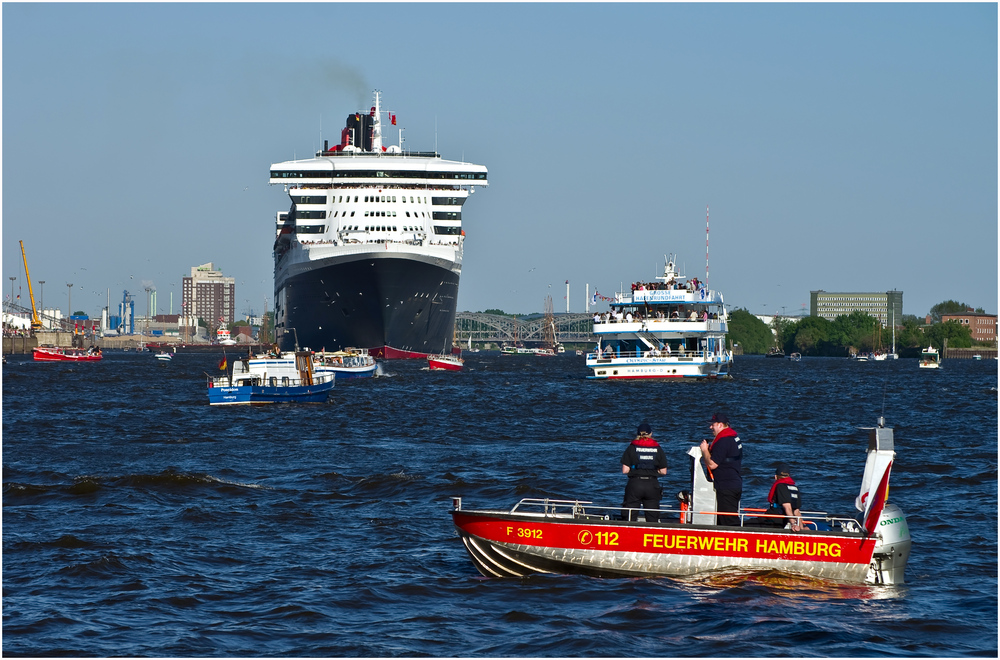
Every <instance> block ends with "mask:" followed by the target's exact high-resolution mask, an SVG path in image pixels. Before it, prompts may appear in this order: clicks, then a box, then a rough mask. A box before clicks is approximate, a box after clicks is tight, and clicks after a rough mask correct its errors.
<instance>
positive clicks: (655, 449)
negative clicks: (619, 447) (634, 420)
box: [622, 422, 667, 522]
mask: <svg viewBox="0 0 1000 660" xmlns="http://www.w3.org/2000/svg"><path fill="white" fill-rule="evenodd" d="M622 474H627V475H628V484H626V485H625V500H624V501H623V502H622V506H623V507H625V508H626V509H638V508H639V506H640V505H642V508H643V509H645V513H646V522H659V521H660V514H659V512H658V511H656V510H655V509H659V508H660V497H661V496H662V495H663V489H662V488H661V487H660V482H659V481H657V477H659V476H662V475H665V474H667V455H666V454H664V453H663V449H661V448H660V445H659V443H657V442H656V440H653V429H652V427H650V426H649V424H647V423H646V422H643V423H642V424H640V425H639V429H638V430H637V431H636V437H635V440H633V441H632V442H631V443H630V444H629V446H628V448H627V449H626V450H625V453H624V454H622ZM638 517H639V512H638V511H622V518H625V519H627V520H636V519H637V518H638Z"/></svg>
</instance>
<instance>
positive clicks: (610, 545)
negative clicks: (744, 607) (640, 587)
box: [452, 511, 876, 582]
mask: <svg viewBox="0 0 1000 660" xmlns="http://www.w3.org/2000/svg"><path fill="white" fill-rule="evenodd" d="M452 516H453V519H454V522H455V526H456V528H457V530H458V534H459V536H460V537H461V539H462V542H463V544H464V545H465V548H466V550H467V551H468V553H469V556H470V557H471V558H472V561H473V563H474V564H475V566H476V568H477V569H478V570H479V572H480V573H482V574H483V575H484V576H487V577H524V576H526V575H531V574H533V573H560V574H568V573H576V574H585V575H592V576H596V577H615V576H618V577H626V576H683V575H693V574H696V573H703V572H707V571H715V570H722V569H745V570H768V569H770V570H781V571H786V572H792V573H799V574H803V575H809V576H812V577H820V578H829V579H835V580H840V581H845V582H865V581H867V576H868V573H869V568H870V565H871V563H872V556H873V553H874V551H875V547H876V539H875V538H874V537H873V536H867V537H865V536H864V535H863V534H862V533H860V532H859V533H849V532H818V531H807V532H798V533H792V532H790V531H788V530H784V529H768V528H754V529H751V528H738V527H721V526H709V525H687V524H684V525H682V524H670V523H628V522H621V521H610V520H602V519H593V520H585V521H581V520H576V519H567V520H553V519H552V518H541V517H526V516H511V515H509V514H506V513H501V512H493V513H491V512H485V511H475V512H474V511H452Z"/></svg>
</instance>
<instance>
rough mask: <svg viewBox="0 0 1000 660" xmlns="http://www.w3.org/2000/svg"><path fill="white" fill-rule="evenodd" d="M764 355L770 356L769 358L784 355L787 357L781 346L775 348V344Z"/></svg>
mask: <svg viewBox="0 0 1000 660" xmlns="http://www.w3.org/2000/svg"><path fill="white" fill-rule="evenodd" d="M764 357H769V358H783V357H785V352H784V351H783V350H781V349H780V348H775V347H774V346H772V347H771V348H770V349H769V350H768V351H767V355H765V356H764Z"/></svg>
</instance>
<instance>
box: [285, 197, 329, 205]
mask: <svg viewBox="0 0 1000 660" xmlns="http://www.w3.org/2000/svg"><path fill="white" fill-rule="evenodd" d="M291 197H292V201H293V202H295V203H296V204H326V196H317V195H292V196H291Z"/></svg>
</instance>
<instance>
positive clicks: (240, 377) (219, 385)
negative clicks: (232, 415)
mask: <svg viewBox="0 0 1000 660" xmlns="http://www.w3.org/2000/svg"><path fill="white" fill-rule="evenodd" d="M335 378H336V376H335V375H334V374H332V373H324V374H319V373H316V372H315V371H314V370H313V357H312V353H310V352H308V351H299V352H295V353H281V354H272V355H263V356H258V357H255V358H252V357H249V356H248V357H244V358H241V359H237V360H236V361H235V362H234V363H233V371H232V373H231V374H229V375H228V376H222V377H220V378H209V380H208V403H209V405H212V406H228V405H236V404H265V403H323V402H325V401H326V400H327V398H328V397H329V396H330V390H332V389H333V385H334V380H335Z"/></svg>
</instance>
